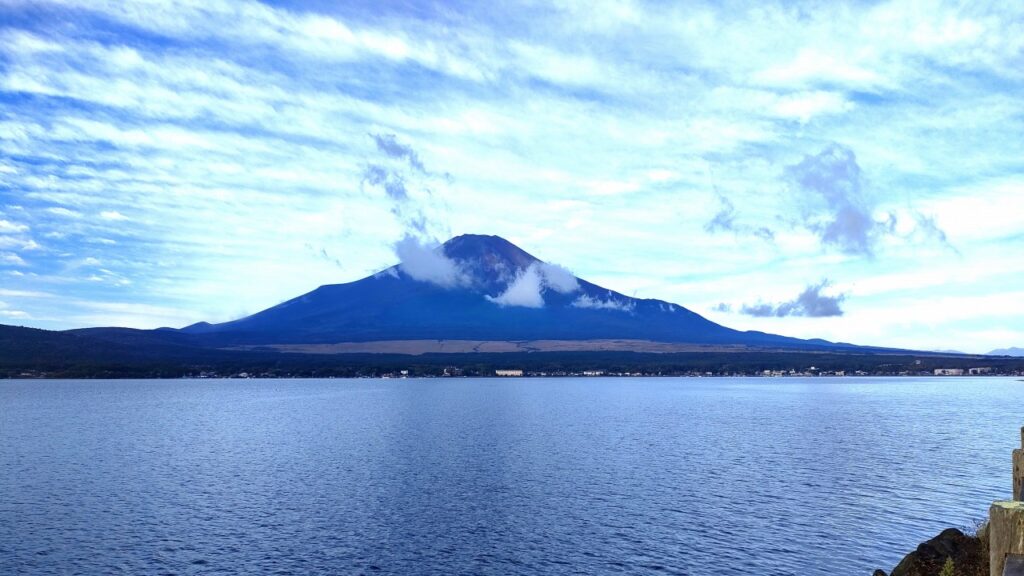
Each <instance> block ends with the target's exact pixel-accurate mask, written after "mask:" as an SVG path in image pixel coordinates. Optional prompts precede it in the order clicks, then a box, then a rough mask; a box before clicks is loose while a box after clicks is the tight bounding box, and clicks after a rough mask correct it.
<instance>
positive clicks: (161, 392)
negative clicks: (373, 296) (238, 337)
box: [0, 378, 1024, 576]
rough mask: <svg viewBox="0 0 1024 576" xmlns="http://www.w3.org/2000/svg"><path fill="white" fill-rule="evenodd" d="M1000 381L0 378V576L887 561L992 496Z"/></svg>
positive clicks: (998, 480)
mask: <svg viewBox="0 0 1024 576" xmlns="http://www.w3.org/2000/svg"><path fill="white" fill-rule="evenodd" d="M1022 400H1024V382H1019V381H1017V380H1015V379H1009V378H1006V379H1004V378H977V379H975V378H946V379H930V378H929V379H909V378H904V379H870V378H847V379H825V378H815V379H810V378H809V379H759V378H748V379H743V378H737V379H730V378H721V379H712V378H704V379H699V378H696V379H686V378H621V379H599V378H588V379H569V378H566V379H508V380H498V379H431V380H179V381H0V572H2V573H4V574H11V573H15V574H21V573H25V574H71V573H90V574H94V573H123V574H141V573H147V574H156V573H179V574H253V573H278V574H312V573H329V574H359V573H367V574H372V573H382V574H439V575H440V574H444V575H447V574H617V573H622V574H640V573H651V574H654V573H666V574H695V575H696V574H707V575H720V574H756V575H772V574H779V575H781V574H800V575H805V574H820V575H830V576H835V575H845V574H850V575H856V574H862V575H867V574H870V573H871V570H873V569H874V568H884V569H886V570H889V569H891V568H892V567H893V566H894V565H895V564H896V562H897V561H898V560H899V559H900V558H901V557H902V556H903V554H905V553H906V552H909V551H910V550H913V549H914V548H915V547H916V546H917V544H918V543H920V542H921V541H922V540H925V539H927V538H930V537H932V536H934V535H935V534H937V533H938V532H939V531H940V530H941V529H943V528H945V527H948V526H964V525H968V524H970V523H971V522H972V520H974V519H978V518H982V517H984V516H985V514H986V513H987V510H988V506H989V504H990V503H991V501H992V500H994V499H1001V498H1005V497H1007V496H1008V495H1009V492H1010V484H1011V464H1010V451H1011V450H1012V449H1013V448H1015V447H1017V445H1018V444H1019V442H1020V433H1019V429H1020V426H1021V424H1024V409H1022V407H1024V402H1022Z"/></svg>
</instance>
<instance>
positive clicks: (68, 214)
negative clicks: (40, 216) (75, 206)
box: [46, 206, 82, 218]
mask: <svg viewBox="0 0 1024 576" xmlns="http://www.w3.org/2000/svg"><path fill="white" fill-rule="evenodd" d="M46 211H47V212H49V213H50V214H53V215H55V216H63V217H65V218H81V217H82V215H81V213H79V212H76V211H74V210H71V209H70V208H65V207H63V206H55V207H53V208H47V209H46Z"/></svg>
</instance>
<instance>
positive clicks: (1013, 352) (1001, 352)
mask: <svg viewBox="0 0 1024 576" xmlns="http://www.w3.org/2000/svg"><path fill="white" fill-rule="evenodd" d="M988 355H989V356H1014V357H1017V358H1024V348H1016V347H1010V348H1000V349H998V350H993V351H991V352H989V353H988Z"/></svg>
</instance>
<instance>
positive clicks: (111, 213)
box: [100, 210, 128, 222]
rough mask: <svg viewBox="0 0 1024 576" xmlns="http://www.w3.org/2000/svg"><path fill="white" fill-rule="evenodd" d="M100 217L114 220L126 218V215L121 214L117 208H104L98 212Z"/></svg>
mask: <svg viewBox="0 0 1024 576" xmlns="http://www.w3.org/2000/svg"><path fill="white" fill-rule="evenodd" d="M100 218H102V219H104V220H113V221H116V222H119V221H123V220H127V219H128V217H127V216H125V215H124V214H121V213H120V212H118V211H117V210H104V211H103V212H100Z"/></svg>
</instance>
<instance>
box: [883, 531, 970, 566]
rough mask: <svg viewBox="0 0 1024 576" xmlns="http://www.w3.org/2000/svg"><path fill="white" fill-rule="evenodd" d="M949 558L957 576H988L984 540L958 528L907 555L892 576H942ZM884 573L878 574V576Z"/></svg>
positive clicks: (944, 532)
mask: <svg viewBox="0 0 1024 576" xmlns="http://www.w3.org/2000/svg"><path fill="white" fill-rule="evenodd" d="M947 558H952V559H953V565H954V566H955V568H956V575H957V576H988V557H987V555H986V554H985V553H984V551H983V547H982V545H981V540H980V539H979V538H978V537H976V536H967V535H965V534H964V533H963V532H961V531H959V530H957V529H956V528H947V529H946V530H943V531H942V532H941V533H940V534H939V535H938V536H936V537H935V538H932V539H931V540H929V541H927V542H924V543H922V544H921V545H920V546H918V547H917V550H915V551H913V552H911V553H910V554H907V555H906V557H904V558H903V560H901V561H900V563H899V564H897V565H896V568H894V569H893V571H892V574H891V576H939V573H940V572H941V571H942V566H943V565H944V564H945V563H946V559H947ZM880 572H881V574H883V575H884V574H885V573H884V572H882V571H881V570H876V571H875V574H874V576H879V573H880Z"/></svg>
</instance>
